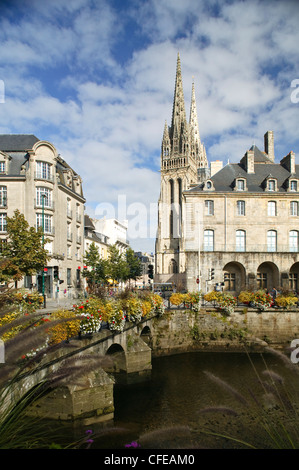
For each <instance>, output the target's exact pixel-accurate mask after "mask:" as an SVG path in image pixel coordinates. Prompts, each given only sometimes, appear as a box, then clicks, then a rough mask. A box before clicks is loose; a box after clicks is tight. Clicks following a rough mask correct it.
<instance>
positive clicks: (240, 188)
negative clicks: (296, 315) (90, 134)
mask: <svg viewBox="0 0 299 470" xmlns="http://www.w3.org/2000/svg"><path fill="white" fill-rule="evenodd" d="M178 77H180V72H179V71H178V69H177V78H176V80H177V81H178ZM177 88H178V85H177V84H176V90H177ZM178 95H179V94H178V93H177V91H175V99H174V111H173V114H175V115H177V112H176V111H175V110H176V109H180V110H182V109H183V104H182V101H181V103H180V107H178V106H177V104H176V100H177V96H178ZM191 106H192V105H191ZM193 106H194V105H193ZM181 122H184V121H183V120H182V121H181ZM172 127H173V129H175V124H174V122H173V126H172ZM182 127H183V126H181V128H182ZM195 128H197V126H194V124H193V129H195ZM191 129H192V127H189V132H190V130H191ZM170 134H171V135H172V136H173V135H174V131H173V130H172V131H171V133H170ZM197 135H198V133H197ZM189 139H190V134H189ZM165 141H166V139H165V132H164V137H163V144H162V153H161V195H160V200H159V222H158V236H157V241H156V273H157V281H172V282H174V283H176V284H177V285H178V284H180V285H182V286H184V287H185V288H186V289H187V290H189V291H194V290H198V289H200V290H202V291H203V292H207V291H209V290H211V289H213V288H218V289H224V290H227V291H230V292H234V293H238V292H240V290H244V289H254V290H256V289H258V288H264V289H267V290H271V289H272V288H273V287H277V288H287V289H292V290H296V291H298V289H299V283H298V278H299V258H298V252H299V166H298V165H296V162H295V154H294V153H293V152H290V153H289V154H288V155H287V156H286V157H284V158H281V159H280V161H279V163H276V162H275V155H274V135H273V132H272V131H268V132H267V133H266V134H265V136H264V150H263V151H261V150H259V149H258V148H257V147H256V146H255V145H254V146H252V147H251V148H250V149H249V150H248V151H247V152H246V153H245V155H244V156H243V157H242V158H241V160H240V162H239V163H232V164H227V165H225V166H224V167H221V164H219V162H212V163H211V165H210V166H209V165H208V163H207V160H206V156H205V153H204V154H201V158H199V159H198V160H197V161H196V170H197V179H196V178H195V174H196V170H194V169H193V165H192V164H191V162H190V164H189V165H186V166H184V167H179V165H178V164H177V162H182V161H183V162H185V160H184V159H185V158H186V157H185V155H184V153H183V150H184V148H185V147H184V146H182V145H181V147H179V148H178V149H177V152H176V153H175V151H174V148H175V147H174V145H175V142H174V140H172V141H171V139H170V142H169V147H170V151H169V155H171V160H170V161H172V163H170V164H168V162H167V158H166V157H167V155H165V152H164V145H165V144H164V142H165ZM181 141H183V139H181ZM187 148H189V149H190V150H191V152H190V153H191V156H190V157H189V159H186V162H188V163H189V161H190V160H192V140H189V142H188V143H187ZM173 155H176V156H175V158H172V157H173ZM195 179H196V181H195ZM179 181H181V183H179ZM180 184H181V189H179V190H178V192H177V194H178V195H179V204H178V208H176V206H174V205H173V204H172V202H173V201H175V202H177V201H178V199H176V200H175V190H173V188H175V187H177V188H180V186H179V185H180ZM172 194H174V197H172ZM173 214H175V224H177V225H176V226H175V227H178V230H177V232H176V233H175V232H174V230H173V228H174V224H173ZM171 224H173V227H172V226H171Z"/></svg>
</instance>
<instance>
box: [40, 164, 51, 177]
mask: <svg viewBox="0 0 299 470" xmlns="http://www.w3.org/2000/svg"><path fill="white" fill-rule="evenodd" d="M36 177H37V178H41V179H44V180H51V165H50V164H49V163H47V162H36Z"/></svg>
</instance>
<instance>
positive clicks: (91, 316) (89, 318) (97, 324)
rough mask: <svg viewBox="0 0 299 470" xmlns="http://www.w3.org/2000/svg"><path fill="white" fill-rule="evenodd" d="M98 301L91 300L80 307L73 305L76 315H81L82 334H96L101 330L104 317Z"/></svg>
mask: <svg viewBox="0 0 299 470" xmlns="http://www.w3.org/2000/svg"><path fill="white" fill-rule="evenodd" d="M99 307H100V306H99V304H98V302H97V300H96V299H93V298H91V299H90V300H86V301H85V302H82V303H81V304H80V305H73V308H74V311H75V315H80V317H81V319H80V332H81V333H83V334H91V333H96V332H97V331H99V329H100V328H101V324H102V316H101V310H100V308H99Z"/></svg>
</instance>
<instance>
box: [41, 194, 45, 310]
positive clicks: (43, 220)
mask: <svg viewBox="0 0 299 470" xmlns="http://www.w3.org/2000/svg"><path fill="white" fill-rule="evenodd" d="M45 197H46V195H45V194H41V198H42V227H43V237H42V241H43V247H44V240H45ZM42 294H43V299H44V308H46V296H45V268H43V271H42Z"/></svg>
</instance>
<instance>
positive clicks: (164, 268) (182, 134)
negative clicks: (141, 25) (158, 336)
mask: <svg viewBox="0 0 299 470" xmlns="http://www.w3.org/2000/svg"><path fill="white" fill-rule="evenodd" d="M207 167H208V162H207V158H206V154H205V150H204V147H203V145H202V143H201V141H200V136H199V129H198V122H197V110H196V100H195V90H194V84H193V85H192V96H191V106H190V121H189V123H188V122H187V119H186V111H185V99H184V92H183V80H182V71H181V61H180V55H179V53H178V56H177V66H176V77H175V89H174V98H173V108H172V120H171V126H170V127H168V125H167V122H165V125H164V131H163V138H162V146H161V191H160V198H159V209H158V217H159V220H158V232H157V239H156V276H155V279H157V280H163V281H166V280H168V281H174V282H175V283H177V282H179V280H180V278H181V277H182V278H183V277H184V273H185V255H184V247H183V244H182V243H183V239H182V221H183V217H184V210H185V209H184V196H183V193H184V191H186V190H188V189H189V188H190V187H191V185H194V184H196V183H198V175H199V174H200V173H201V172H202V170H204V171H205V169H206V168H207ZM181 280H182V279H181Z"/></svg>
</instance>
